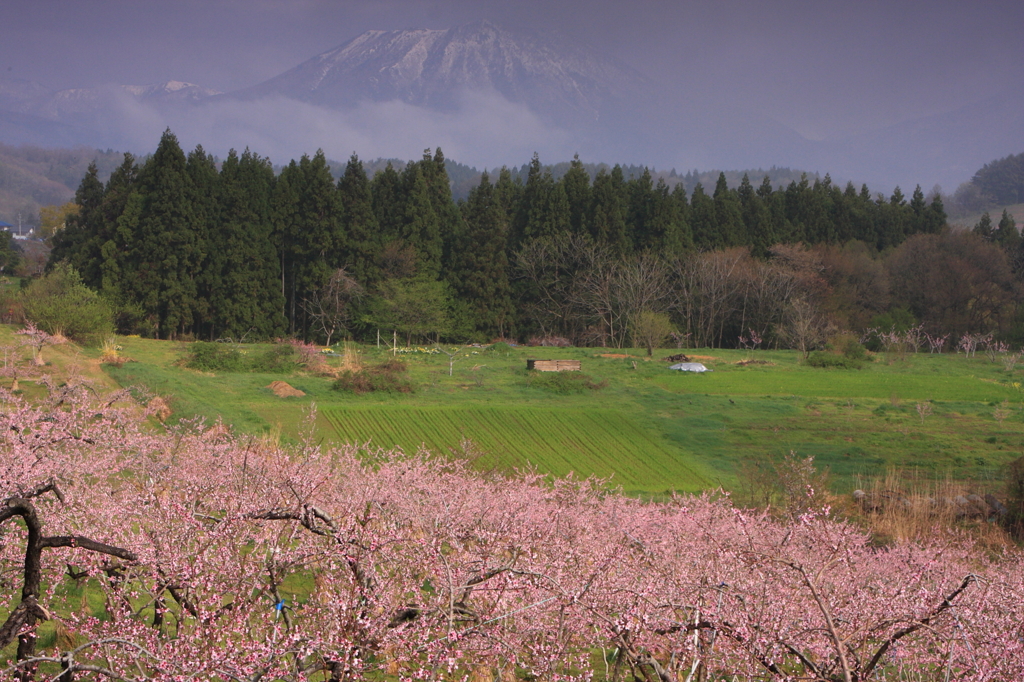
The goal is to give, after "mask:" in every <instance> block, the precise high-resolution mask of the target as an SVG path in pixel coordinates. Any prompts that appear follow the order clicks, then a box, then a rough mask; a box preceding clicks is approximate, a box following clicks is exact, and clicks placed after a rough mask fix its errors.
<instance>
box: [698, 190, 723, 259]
mask: <svg viewBox="0 0 1024 682" xmlns="http://www.w3.org/2000/svg"><path fill="white" fill-rule="evenodd" d="M690 227H691V229H692V230H693V243H694V245H695V246H696V247H697V249H699V250H701V251H708V250H716V249H721V248H723V247H724V246H725V241H724V240H723V239H722V232H721V230H719V229H718V221H717V220H716V219H715V202H714V200H713V199H712V198H711V197H709V196H708V195H707V194H706V193H705V192H704V186H703V185H702V184H701V183H699V182H698V183H697V186H696V187H694V188H693V195H692V196H691V197H690Z"/></svg>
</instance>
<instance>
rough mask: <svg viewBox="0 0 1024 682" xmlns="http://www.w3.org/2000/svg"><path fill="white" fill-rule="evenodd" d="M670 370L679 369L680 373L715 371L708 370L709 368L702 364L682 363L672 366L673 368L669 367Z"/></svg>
mask: <svg viewBox="0 0 1024 682" xmlns="http://www.w3.org/2000/svg"><path fill="white" fill-rule="evenodd" d="M669 369H677V370H679V371H680V372H712V371H714V370H710V369H708V368H707V367H705V366H704V365H702V364H700V363H699V362H680V363H678V364H675V365H672V366H671V367H669Z"/></svg>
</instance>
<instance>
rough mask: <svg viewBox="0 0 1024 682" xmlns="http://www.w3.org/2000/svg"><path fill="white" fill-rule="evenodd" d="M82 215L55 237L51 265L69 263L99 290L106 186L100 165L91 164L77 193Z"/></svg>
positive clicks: (70, 218)
mask: <svg viewBox="0 0 1024 682" xmlns="http://www.w3.org/2000/svg"><path fill="white" fill-rule="evenodd" d="M75 203H76V204H78V212H77V213H73V214H71V215H69V216H68V217H67V220H66V221H65V225H64V229H62V230H58V231H57V232H56V233H55V234H54V235H53V251H52V252H51V254H50V261H49V262H50V265H51V268H52V266H53V265H55V264H57V263H60V262H62V261H67V263H68V264H69V265H71V267H72V268H74V269H75V270H77V271H78V273H79V274H80V275H81V277H82V281H83V282H84V283H85V284H86V286H89V287H92V288H93V289H96V288H98V287H99V285H100V279H101V273H100V262H101V260H100V248H101V246H102V244H103V242H102V241H100V240H101V232H102V221H103V214H102V204H103V183H102V182H100V179H99V171H98V169H97V168H96V163H95V162H93V163H90V164H89V169H88V170H87V171H86V173H85V177H83V178H82V182H81V183H79V185H78V190H77V191H76V192H75Z"/></svg>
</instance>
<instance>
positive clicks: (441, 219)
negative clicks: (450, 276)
mask: <svg viewBox="0 0 1024 682" xmlns="http://www.w3.org/2000/svg"><path fill="white" fill-rule="evenodd" d="M420 164H421V166H422V168H423V177H424V179H425V180H426V182H427V194H428V196H429V197H430V207H431V208H432V209H433V211H434V215H436V216H437V228H438V232H439V235H440V238H441V270H440V271H438V273H437V277H438V278H440V279H444V274H445V272H447V271H448V270H449V269H450V264H451V262H452V252H453V251H454V250H455V249H457V248H458V247H457V243H458V242H459V241H460V240H461V239H462V234H463V233H464V231H465V225H464V224H463V220H462V212H461V211H459V207H458V206H457V205H456V204H455V202H454V201H453V200H452V183H451V180H450V179H449V178H448V170H447V167H446V165H445V160H444V153H443V152H442V151H441V148H440V147H438V148H437V149H436V150H435V152H434V156H433V157H431V156H430V150H429V149H424V150H423V160H422V161H421V162H420Z"/></svg>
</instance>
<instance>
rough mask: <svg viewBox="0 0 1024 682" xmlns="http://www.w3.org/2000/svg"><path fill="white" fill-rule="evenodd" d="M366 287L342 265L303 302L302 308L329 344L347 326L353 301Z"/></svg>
mask: <svg viewBox="0 0 1024 682" xmlns="http://www.w3.org/2000/svg"><path fill="white" fill-rule="evenodd" d="M363 293H364V291H363V287H362V285H360V284H359V282H357V281H356V280H355V279H353V278H352V277H350V276H349V274H348V273H347V272H345V268H338V269H337V270H335V271H334V272H332V273H331V276H330V278H329V279H328V280H327V283H326V284H324V285H323V286H322V287H321V288H320V289H318V290H317V291H315V292H314V293H313V295H312V296H310V297H309V298H307V299H306V300H305V301H303V302H302V308H303V310H305V311H306V314H307V315H309V318H310V320H312V327H313V328H314V329H315V330H316V331H319V332H322V333H323V335H324V336H326V337H327V345H328V346H329V345H331V338H332V337H333V336H334V335H335V334H336V333H338V332H340V331H344V330H345V329H347V324H348V321H349V318H350V317H351V314H352V304H353V303H355V302H356V301H358V300H359V299H360V298H362V297H363Z"/></svg>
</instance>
